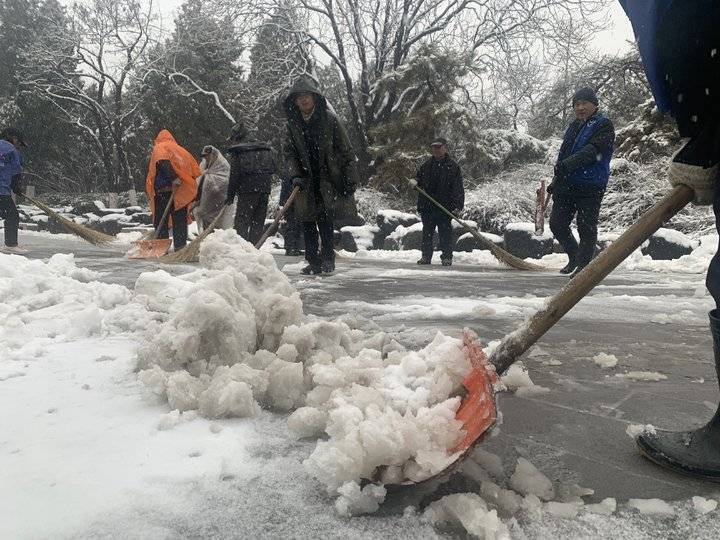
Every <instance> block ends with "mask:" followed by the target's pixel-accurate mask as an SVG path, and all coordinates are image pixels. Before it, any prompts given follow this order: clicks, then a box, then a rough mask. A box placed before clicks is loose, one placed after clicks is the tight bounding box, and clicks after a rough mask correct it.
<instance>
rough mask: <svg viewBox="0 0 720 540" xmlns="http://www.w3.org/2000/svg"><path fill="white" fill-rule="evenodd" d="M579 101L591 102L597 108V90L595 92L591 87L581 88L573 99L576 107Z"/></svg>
mask: <svg viewBox="0 0 720 540" xmlns="http://www.w3.org/2000/svg"><path fill="white" fill-rule="evenodd" d="M578 101H589V102H590V103H592V104H593V105H595V106H596V107H597V106H598V98H597V94H596V93H595V90H593V89H592V88H590V87H589V86H586V87H584V88H580V89H578V90H576V91H575V94H574V95H573V99H572V102H573V105H575V103H577V102H578Z"/></svg>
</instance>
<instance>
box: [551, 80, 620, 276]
mask: <svg viewBox="0 0 720 540" xmlns="http://www.w3.org/2000/svg"><path fill="white" fill-rule="evenodd" d="M572 104H573V111H574V112H575V120H574V121H573V122H572V123H571V124H570V126H569V127H568V128H567V131H565V136H564V137H563V143H562V146H561V147H560V152H559V154H558V158H557V162H556V164H555V174H554V177H553V181H552V183H551V184H550V185H549V186H548V188H547V192H548V193H550V194H552V197H553V208H552V213H551V214H550V230H551V231H552V233H553V234H554V235H555V238H556V239H557V241H558V242H560V245H561V246H562V247H563V249H564V250H565V253H567V256H568V263H567V265H566V266H565V267H564V268H563V269H562V270H560V273H561V274H573V275H574V274H575V273H577V272H579V271H580V270H582V269H583V268H584V267H585V266H586V265H587V264H588V263H589V262H590V261H591V260H592V258H593V257H594V256H595V244H596V243H597V226H598V217H599V215H600V204H601V203H602V199H603V196H604V195H605V188H606V187H607V183H608V178H610V160H611V159H612V154H613V144H614V142H615V129H614V127H613V124H612V122H611V121H610V119H609V118H607V117H606V116H605V115H603V114H602V113H601V112H600V111H598V98H597V95H596V94H595V91H594V90H593V89H592V88H580V89H579V90H577V91H576V92H575V94H574V95H573V100H572ZM575 216H577V228H578V234H579V235H580V244H579V245H578V243H577V241H576V240H575V237H574V236H573V234H572V231H571V230H570V224H571V223H572V220H573V218H575Z"/></svg>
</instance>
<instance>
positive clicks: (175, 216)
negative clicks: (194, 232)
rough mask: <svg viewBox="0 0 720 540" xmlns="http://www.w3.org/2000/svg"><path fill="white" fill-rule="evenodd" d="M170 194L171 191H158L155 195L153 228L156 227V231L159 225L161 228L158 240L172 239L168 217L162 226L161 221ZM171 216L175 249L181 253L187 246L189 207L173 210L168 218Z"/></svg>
mask: <svg viewBox="0 0 720 540" xmlns="http://www.w3.org/2000/svg"><path fill="white" fill-rule="evenodd" d="M170 194H171V192H170V191H158V192H157V193H155V215H154V216H153V226H154V227H155V229H157V228H158V225H159V226H160V229H159V230H158V235H157V237H158V238H169V237H170V235H169V233H168V221H169V219H168V217H166V218H165V221H164V222H163V223H162V224H160V219H161V218H162V215H163V213H164V212H165V207H166V206H167V205H168V202H169V201H170ZM170 215H172V230H173V234H172V238H173V247H174V248H175V251H179V250H181V249H182V248H184V247H185V245H186V244H187V237H188V222H187V206H186V207H184V208H180V209H179V210H175V211H173V210H172V208H171V209H170V212H168V216H170Z"/></svg>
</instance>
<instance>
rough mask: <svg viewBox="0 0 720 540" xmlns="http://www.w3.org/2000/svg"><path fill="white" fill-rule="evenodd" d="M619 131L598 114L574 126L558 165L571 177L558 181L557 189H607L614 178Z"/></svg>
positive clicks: (565, 142) (575, 122)
mask: <svg viewBox="0 0 720 540" xmlns="http://www.w3.org/2000/svg"><path fill="white" fill-rule="evenodd" d="M614 142H615V129H614V128H613V124H612V122H611V121H610V119H609V118H607V117H606V116H605V115H603V114H602V113H600V112H596V113H595V114H594V115H593V116H592V117H591V118H589V119H588V120H587V121H585V122H581V121H580V120H575V121H574V122H572V123H571V124H570V126H569V127H568V129H567V131H566V132H565V136H564V137H563V143H562V146H561V147H560V153H559V154H558V160H557V163H558V164H562V169H563V170H564V172H565V173H566V174H567V176H565V177H564V178H556V182H557V187H556V190H557V191H558V192H559V191H563V190H568V189H573V188H576V189H581V190H582V189H586V190H590V191H598V190H603V189H605V187H606V186H607V183H608V179H609V178H610V160H611V159H612V155H613V143H614Z"/></svg>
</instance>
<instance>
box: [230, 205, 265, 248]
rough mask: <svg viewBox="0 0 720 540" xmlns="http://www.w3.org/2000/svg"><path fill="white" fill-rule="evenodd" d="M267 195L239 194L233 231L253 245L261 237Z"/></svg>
mask: <svg viewBox="0 0 720 540" xmlns="http://www.w3.org/2000/svg"><path fill="white" fill-rule="evenodd" d="M269 198H270V194H269V193H240V194H239V195H238V202H237V211H236V212H235V230H236V231H237V233H238V234H239V235H240V236H242V237H243V238H244V239H245V240H247V241H248V242H250V243H251V244H252V245H255V244H256V243H257V241H258V240H260V237H261V236H262V233H263V230H264V228H265V216H267V207H268V199H269Z"/></svg>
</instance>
